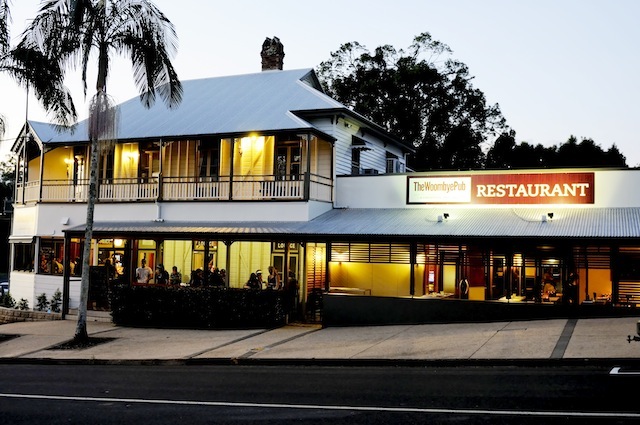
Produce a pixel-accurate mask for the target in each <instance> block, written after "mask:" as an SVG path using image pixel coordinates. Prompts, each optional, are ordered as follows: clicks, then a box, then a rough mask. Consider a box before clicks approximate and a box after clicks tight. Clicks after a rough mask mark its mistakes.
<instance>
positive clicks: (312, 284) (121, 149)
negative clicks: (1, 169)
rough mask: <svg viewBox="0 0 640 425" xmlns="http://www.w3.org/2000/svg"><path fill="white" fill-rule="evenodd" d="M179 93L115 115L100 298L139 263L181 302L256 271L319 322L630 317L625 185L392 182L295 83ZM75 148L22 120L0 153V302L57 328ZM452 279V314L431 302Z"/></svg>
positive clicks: (349, 115)
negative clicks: (1, 189)
mask: <svg viewBox="0 0 640 425" xmlns="http://www.w3.org/2000/svg"><path fill="white" fill-rule="evenodd" d="M183 88H184V96H183V102H182V104H181V105H180V107H179V108H177V109H175V110H168V109H166V108H165V107H164V105H158V104H156V105H154V106H153V107H151V108H150V109H146V108H144V107H143V106H142V105H141V104H140V102H139V100H138V99H137V98H134V99H132V100H130V101H127V102H124V103H123V104H121V105H120V106H119V108H120V117H121V119H120V127H119V130H118V131H119V134H118V137H117V141H116V143H115V147H114V148H113V149H112V150H110V151H107V152H105V153H104V154H102V156H101V158H100V161H99V169H98V199H97V203H96V208H95V217H94V225H93V240H92V244H91V247H92V249H91V254H90V255H91V258H90V265H91V267H94V268H95V267H97V268H99V267H106V268H108V270H109V272H108V273H107V274H106V275H107V276H108V279H109V280H110V281H119V282H123V283H125V284H138V282H137V281H136V269H137V268H138V267H140V266H141V263H142V261H143V260H144V261H145V263H146V266H147V267H149V268H151V269H152V270H154V269H155V268H156V266H157V265H158V264H163V265H164V268H165V269H166V270H168V271H170V270H172V268H173V267H174V266H175V267H176V269H177V270H178V271H179V273H181V279H180V284H181V285H183V286H188V285H190V282H191V276H192V275H193V274H197V273H198V272H199V271H200V272H201V273H203V274H204V275H205V276H206V275H207V274H209V273H211V271H212V270H214V269H218V270H222V269H224V270H225V271H226V280H225V282H224V285H225V286H227V287H229V288H243V286H244V284H245V283H246V282H247V279H248V278H249V276H250V274H251V273H254V272H255V271H256V270H259V269H260V270H263V271H266V270H267V269H268V267H269V266H275V268H276V269H277V270H278V273H279V274H280V275H281V279H286V278H289V277H293V278H295V279H296V280H297V282H298V284H299V292H298V295H297V296H298V302H299V303H300V305H301V306H303V310H306V311H313V312H315V311H316V310H317V308H319V306H318V303H317V300H318V298H319V297H324V303H323V305H324V308H325V310H324V314H325V316H324V320H328V321H329V322H331V321H332V320H333V323H337V322H339V321H340V319H336V317H337V316H340V317H343V318H344V317H346V316H345V315H349V314H350V313H351V312H354V314H355V311H356V310H357V309H358V308H360V307H359V306H360V305H361V304H358V303H363V302H364V303H369V304H368V305H371V303H374V302H375V301H376V300H377V301H380V300H405V301H406V300H413V301H416V302H418V301H422V300H428V301H435V300H437V301H438V305H439V306H444V307H439V308H446V309H449V310H453V309H464V308H466V307H465V304H466V305H467V306H469V305H472V304H471V303H473V302H483V303H484V304H489V305H494V306H497V305H500V304H502V303H510V304H512V305H513V304H517V303H520V304H539V305H545V306H560V305H566V304H567V303H569V304H575V305H589V304H593V305H596V304H602V305H609V306H612V307H615V306H622V305H634V303H635V302H636V301H638V300H640V266H639V264H640V262H639V261H638V260H640V239H639V236H640V195H639V194H640V192H639V191H638V190H637V188H638V187H640V171H639V170H635V169H557V170H550V169H539V170H505V171H497V170H491V171H460V172H457V171H456V172H454V171H442V172H425V173H422V172H421V173H417V172H411V170H409V169H408V168H407V166H406V158H407V155H409V154H410V153H411V152H413V150H412V148H411V147H409V146H407V145H406V144H405V143H403V142H401V141H399V140H397V139H395V138H394V137H393V136H391V135H390V134H388V133H387V132H386V131H385V130H384V129H383V128H382V127H381V126H379V125H377V124H376V123H374V122H372V121H370V120H368V119H367V118H365V117H364V116H362V115H360V114H358V113H356V112H354V111H352V110H350V109H348V108H347V107H345V106H344V105H342V104H340V103H338V102H336V101H335V100H333V99H331V98H330V97H328V96H326V95H325V94H324V92H323V91H322V87H321V85H320V84H319V82H318V80H317V77H316V76H315V73H314V71H313V70H311V69H303V70H291V71H283V70H282V68H281V65H280V66H279V68H277V69H267V70H264V71H263V72H259V73H255V74H246V75H238V76H230V77H217V78H208V79H201V80H192V81H184V82H183ZM86 134H87V132H86V121H83V122H80V123H79V124H78V126H77V128H76V129H75V131H73V132H69V131H64V130H63V131H60V129H59V128H56V127H55V126H53V125H50V124H47V123H41V122H35V121H28V122H27V123H26V124H25V126H24V127H23V129H22V131H21V133H20V135H19V136H18V138H17V139H16V142H15V143H14V145H13V147H12V152H13V153H14V154H15V156H16V157H17V166H16V193H15V197H14V214H13V222H12V229H11V232H12V233H11V236H10V238H9V242H10V249H11V252H10V257H11V258H10V259H11V265H10V268H11V271H10V285H11V292H12V295H13V297H14V298H15V299H18V300H19V299H22V298H24V299H26V300H27V301H28V303H29V305H30V306H34V305H35V301H36V298H37V297H38V296H39V295H40V294H42V293H45V294H46V295H47V296H48V297H49V298H50V297H51V295H52V294H53V293H54V292H55V291H56V290H57V289H59V290H61V291H62V293H63V299H64V311H63V313H64V314H69V313H73V312H74V311H75V310H76V309H77V308H78V304H79V298H80V277H79V276H80V270H79V269H80V267H81V264H82V259H81V252H82V246H83V237H84V230H85V227H86V224H85V221H86V207H87V203H86V202H87V193H88V176H89V166H88V161H87V159H88V158H89V154H90V152H89V149H90V144H89V141H88V140H87V137H86ZM265 274H266V273H265ZM103 275H104V274H103ZM463 279H466V280H467V281H468V282H469V286H470V287H469V291H468V300H467V299H465V300H462V301H461V302H457V301H456V302H451V303H447V301H448V300H451V301H453V300H458V299H459V298H460V295H461V294H460V290H459V283H460V281H461V280H463ZM145 284H149V285H154V284H157V282H155V279H154V278H153V277H152V278H151V279H150V280H149V282H148V283H145ZM89 294H90V296H89V298H90V299H89V305H88V308H89V310H90V311H94V312H98V311H107V312H108V311H109V308H110V307H109V303H108V285H106V286H105V285H104V284H103V283H101V282H99V281H93V280H92V281H91V282H90V287H89ZM320 294H321V295H320ZM465 298H466V297H465ZM310 299H311V300H312V301H310ZM336 300H338V301H336ZM364 305H366V304H364ZM421 305H422V304H421ZM430 305H435V304H433V303H432V304H430ZM420 308H423V307H420ZM545 310H546V311H547V312H548V314H549V315H553V311H554V309H548V308H547V309H545ZM369 314H370V315H375V316H376V320H377V322H378V323H385V321H386V318H387V316H386V315H387V314H388V313H386V312H385V310H384V309H378V310H376V309H369ZM331 315H333V318H334V319H331V317H332V316H331ZM408 320H409V319H408ZM348 321H349V319H348V318H345V322H348ZM388 322H397V318H391V317H389V320H388Z"/></svg>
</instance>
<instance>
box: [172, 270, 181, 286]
mask: <svg viewBox="0 0 640 425" xmlns="http://www.w3.org/2000/svg"><path fill="white" fill-rule="evenodd" d="M169 283H170V284H172V285H180V284H181V283H182V274H180V272H179V271H178V267H176V266H173V267H172V268H171V274H170V275H169Z"/></svg>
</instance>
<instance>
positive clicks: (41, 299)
mask: <svg viewBox="0 0 640 425" xmlns="http://www.w3.org/2000/svg"><path fill="white" fill-rule="evenodd" d="M36 301H37V302H36V310H38V311H45V310H46V309H47V307H49V300H47V294H45V293H44V292H43V293H42V294H40V295H38V298H36Z"/></svg>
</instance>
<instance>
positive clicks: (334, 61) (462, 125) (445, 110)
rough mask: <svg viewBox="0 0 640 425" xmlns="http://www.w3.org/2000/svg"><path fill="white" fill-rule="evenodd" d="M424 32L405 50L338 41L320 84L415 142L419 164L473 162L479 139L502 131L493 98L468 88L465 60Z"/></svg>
mask: <svg viewBox="0 0 640 425" xmlns="http://www.w3.org/2000/svg"><path fill="white" fill-rule="evenodd" d="M450 54H451V50H450V48H449V47H448V46H447V45H445V44H443V43H441V42H439V41H437V40H433V39H432V38H431V36H430V35H429V33H423V34H420V35H418V36H417V37H415V38H414V41H413V43H412V44H411V46H410V47H409V49H408V51H407V52H405V51H404V50H396V49H395V48H393V47H392V46H389V45H385V46H380V47H378V48H376V49H375V50H374V51H373V52H369V51H368V50H367V49H366V48H365V47H364V46H362V45H360V44H359V43H357V42H351V43H346V44H343V45H342V46H341V47H340V48H339V49H338V50H337V51H336V52H333V53H332V54H331V58H330V59H329V60H327V61H325V62H322V63H321V64H320V66H319V67H318V69H317V74H318V77H319V79H320V80H321V82H322V84H323V86H324V88H325V91H326V92H327V94H329V95H330V96H332V97H334V98H335V99H337V100H339V101H340V102H342V103H343V104H345V105H346V106H348V107H349V108H352V109H354V110H356V111H358V112H359V113H361V114H363V115H365V116H366V117H368V118H369V119H371V120H372V121H374V122H376V123H379V124H381V125H382V126H383V127H385V128H386V130H387V131H389V132H390V133H391V134H394V135H396V136H397V137H399V138H400V139H402V140H404V141H405V143H408V144H410V145H411V146H412V147H414V148H415V149H416V154H415V155H413V156H412V157H411V158H410V166H411V167H412V168H414V169H416V170H426V169H443V168H455V169H460V168H477V167H481V166H483V165H484V160H485V158H484V153H483V150H482V146H483V145H484V144H486V143H488V142H489V139H490V138H492V137H494V135H496V134H499V133H501V132H503V131H505V130H506V124H505V120H504V118H503V116H502V113H501V112H500V108H499V107H498V105H488V104H487V102H486V99H485V96H484V94H483V93H482V92H481V91H480V90H478V89H476V88H474V87H473V85H472V79H473V77H471V76H470V75H469V70H468V68H467V66H466V65H465V64H463V63H462V62H460V61H457V60H454V59H451V58H450V57H449V56H450Z"/></svg>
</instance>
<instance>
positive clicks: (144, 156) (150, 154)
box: [140, 142, 160, 183]
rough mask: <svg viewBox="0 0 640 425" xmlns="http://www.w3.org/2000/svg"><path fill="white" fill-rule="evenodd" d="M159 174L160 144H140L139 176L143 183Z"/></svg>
mask: <svg viewBox="0 0 640 425" xmlns="http://www.w3.org/2000/svg"><path fill="white" fill-rule="evenodd" d="M159 175H160V145H159V144H158V143H157V142H146V143H141V144H140V177H141V179H142V182H143V183H147V182H149V181H150V179H151V178H152V177H158V176H159Z"/></svg>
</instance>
